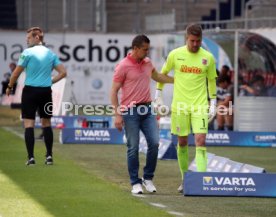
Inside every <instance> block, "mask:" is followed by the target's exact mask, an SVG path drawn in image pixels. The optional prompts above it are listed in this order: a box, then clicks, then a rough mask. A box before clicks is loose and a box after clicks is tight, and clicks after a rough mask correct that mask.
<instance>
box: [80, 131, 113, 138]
mask: <svg viewBox="0 0 276 217" xmlns="http://www.w3.org/2000/svg"><path fill="white" fill-rule="evenodd" d="M82 133H83V135H84V136H101V137H109V132H108V130H83V131H82Z"/></svg>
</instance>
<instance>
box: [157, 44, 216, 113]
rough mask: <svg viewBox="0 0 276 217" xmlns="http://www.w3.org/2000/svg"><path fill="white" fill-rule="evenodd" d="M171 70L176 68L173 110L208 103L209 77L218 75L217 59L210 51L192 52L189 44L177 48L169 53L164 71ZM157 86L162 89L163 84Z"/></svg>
mask: <svg viewBox="0 0 276 217" xmlns="http://www.w3.org/2000/svg"><path fill="white" fill-rule="evenodd" d="M171 70H174V92H173V101H172V112H177V110H179V109H178V108H179V106H183V105H185V106H186V107H187V108H188V109H191V108H192V107H193V108H198V107H199V106H203V107H204V106H207V105H208V91H207V79H214V78H215V77H217V73H216V65H215V59H214V57H213V55H212V54H211V53H210V52H208V51H206V50H205V49H203V48H200V49H199V51H198V52H197V53H191V52H189V50H188V49H187V46H183V47H179V48H176V49H174V50H172V51H171V52H170V53H169V55H168V57H167V60H166V62H165V63H164V65H163V67H162V73H163V74H168V73H169V72H170V71H171ZM157 88H161V89H162V84H158V85H157Z"/></svg>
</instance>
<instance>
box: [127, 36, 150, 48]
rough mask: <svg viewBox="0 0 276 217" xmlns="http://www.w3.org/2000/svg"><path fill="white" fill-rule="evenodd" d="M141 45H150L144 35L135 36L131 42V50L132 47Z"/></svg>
mask: <svg viewBox="0 0 276 217" xmlns="http://www.w3.org/2000/svg"><path fill="white" fill-rule="evenodd" d="M143 43H147V44H149V43H150V40H149V38H148V37H147V36H145V35H137V36H136V37H135V38H134V39H133V40H132V45H131V47H132V49H133V48H134V47H141V46H142V44H143Z"/></svg>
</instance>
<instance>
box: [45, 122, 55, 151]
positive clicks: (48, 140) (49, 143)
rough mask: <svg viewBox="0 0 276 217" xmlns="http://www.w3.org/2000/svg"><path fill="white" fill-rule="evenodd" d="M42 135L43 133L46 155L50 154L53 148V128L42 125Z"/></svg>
mask: <svg viewBox="0 0 276 217" xmlns="http://www.w3.org/2000/svg"><path fill="white" fill-rule="evenodd" d="M43 135H44V142H45V146H46V150H47V153H46V156H49V155H51V156H52V149H53V138H54V136H53V130H52V127H44V128H43Z"/></svg>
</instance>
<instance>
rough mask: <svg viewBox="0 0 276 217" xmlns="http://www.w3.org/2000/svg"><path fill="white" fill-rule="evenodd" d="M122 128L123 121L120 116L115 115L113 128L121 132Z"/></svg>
mask: <svg viewBox="0 0 276 217" xmlns="http://www.w3.org/2000/svg"><path fill="white" fill-rule="evenodd" d="M123 126H124V120H123V117H122V116H121V115H116V116H115V127H116V128H117V129H118V130H119V131H122V130H123Z"/></svg>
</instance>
